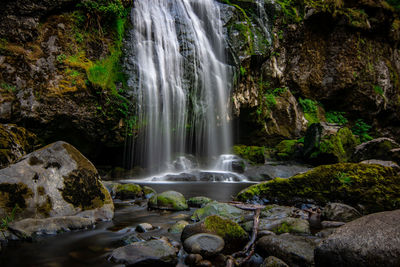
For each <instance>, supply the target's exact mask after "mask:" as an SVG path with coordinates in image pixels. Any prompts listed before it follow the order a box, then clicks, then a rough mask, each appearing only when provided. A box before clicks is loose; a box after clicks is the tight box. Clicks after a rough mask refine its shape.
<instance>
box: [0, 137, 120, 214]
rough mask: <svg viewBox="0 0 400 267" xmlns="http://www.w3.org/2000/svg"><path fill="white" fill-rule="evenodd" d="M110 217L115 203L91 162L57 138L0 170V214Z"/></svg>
mask: <svg viewBox="0 0 400 267" xmlns="http://www.w3.org/2000/svg"><path fill="white" fill-rule="evenodd" d="M11 212H13V213H15V219H16V220H18V219H24V218H36V219H39V218H47V217H59V216H81V217H87V218H91V219H93V220H110V219H111V218H112V217H113V214H114V205H113V202H112V199H111V196H110V194H109V193H108V191H107V189H106V188H105V187H104V186H103V184H102V183H101V181H100V177H99V174H98V173H97V170H96V168H95V167H94V166H93V164H92V163H91V162H90V161H89V160H88V159H87V158H85V157H84V156H83V155H82V154H81V153H80V152H79V151H78V150H77V149H75V148H74V147H73V146H71V145H70V144H68V143H65V142H62V141H59V142H56V143H53V144H50V145H48V146H46V147H44V148H42V149H39V150H37V151H34V152H32V153H30V154H28V155H26V156H25V157H23V158H21V159H20V161H19V162H17V163H15V164H13V165H10V166H9V167H7V168H4V169H2V170H0V217H4V216H5V215H7V214H10V213H11Z"/></svg>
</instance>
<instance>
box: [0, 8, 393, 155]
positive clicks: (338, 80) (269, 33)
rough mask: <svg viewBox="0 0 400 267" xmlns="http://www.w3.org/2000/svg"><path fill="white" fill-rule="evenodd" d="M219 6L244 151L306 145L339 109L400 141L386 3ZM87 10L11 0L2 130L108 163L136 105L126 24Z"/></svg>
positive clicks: (2, 43)
mask: <svg viewBox="0 0 400 267" xmlns="http://www.w3.org/2000/svg"><path fill="white" fill-rule="evenodd" d="M119 2H120V3H123V4H124V5H125V8H128V9H127V10H129V5H130V4H131V3H130V1H119ZM219 2H220V7H221V17H222V19H223V21H224V23H225V30H226V35H227V37H228V39H229V43H230V45H229V49H230V56H229V58H230V64H231V65H232V66H234V69H235V70H236V71H235V73H236V76H235V82H236V86H235V90H234V93H233V95H232V99H233V101H232V108H233V113H234V115H235V116H234V120H235V122H236V128H235V129H236V131H235V132H236V143H242V144H247V145H255V144H256V145H259V146H264V145H266V146H275V145H276V144H278V143H279V142H280V141H282V140H284V139H298V138H300V137H302V136H304V133H305V131H306V128H307V126H309V125H310V124H311V123H313V122H319V121H325V120H328V121H329V119H328V114H332V112H339V114H343V116H345V118H346V121H347V122H348V123H347V126H348V127H349V128H352V127H353V126H354V125H356V124H357V121H359V120H360V119H361V120H362V121H363V122H365V123H366V124H367V125H371V126H372V129H373V130H372V131H371V132H370V133H369V134H371V135H373V137H380V136H388V137H392V138H393V139H395V140H396V141H400V140H399V136H400V135H399V133H400V130H399V127H398V125H399V123H400V121H399V116H397V114H398V113H399V111H400V110H399V107H400V100H399V99H400V80H399V73H400V63H399V62H400V55H399V52H398V41H399V39H400V19H399V12H398V11H397V10H395V9H394V8H393V7H392V6H390V5H389V4H388V3H387V2H386V1H383V0H380V1H368V0H365V1H350V0H341V1H319V0H314V1H311V0H293V1H288V0H285V1H279V2H278V1H273V0H265V1H261V0H230V1H225V0H224V1H223V0H220V1H219ZM79 3H81V6H79V7H77V4H79ZM82 3H84V1H79V0H55V1H49V0H35V1H26V0H18V1H9V0H7V1H4V3H3V8H2V10H1V11H0V70H1V71H0V122H1V123H14V124H17V125H18V126H23V127H25V128H27V129H28V130H30V131H32V132H33V133H35V134H36V135H37V136H38V137H39V138H40V139H42V140H41V141H42V142H43V143H49V142H52V141H55V140H60V139H64V140H66V141H68V142H70V143H72V144H73V145H75V146H76V147H78V148H79V150H81V151H82V152H83V153H84V154H85V155H87V156H89V157H90V158H91V159H92V160H94V162H95V163H97V162H100V163H102V162H104V161H102V155H106V154H109V152H110V151H111V150H112V151H115V152H116V153H118V154H120V155H122V154H123V153H122V147H123V144H124V138H125V130H126V127H130V129H131V130H132V128H134V129H135V127H134V118H133V117H132V116H131V114H129V112H131V111H132V110H133V106H134V103H130V102H129V101H126V98H125V97H127V95H126V93H125V92H124V78H123V75H120V74H121V72H122V71H121V70H119V68H120V67H118V66H121V64H120V61H119V59H120V58H121V56H122V52H121V51H123V49H121V48H122V45H121V43H122V40H121V38H122V36H123V33H124V31H123V27H122V29H121V28H118V27H109V28H107V27H106V28H104V26H99V23H98V22H99V21H100V20H99V17H97V22H96V20H94V22H93V21H92V22H91V23H89V22H88V21H87V18H85V12H82V10H81V9H82ZM96 16H97V15H96V14H92V17H93V18H96ZM121 18H122V17H121ZM125 21H126V20H125ZM100 22H102V21H100ZM120 22H121V21H120ZM122 22H123V21H122ZM118 25H125V24H124V23H122V24H118ZM125 26H126V25H125ZM104 73H109V74H110V75H108V76H106V77H103V76H104ZM102 75H103V76H102ZM121 77H122V78H121ZM334 114H336V113H334ZM329 122H331V121H329ZM243 129H245V130H243ZM115 147H117V149H116V150H113V149H114V148H115ZM104 157H107V156H104ZM117 160H118V161H119V162H121V159H120V158H119V159H117ZM107 163H109V162H107Z"/></svg>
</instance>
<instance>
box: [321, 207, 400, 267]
mask: <svg viewBox="0 0 400 267" xmlns="http://www.w3.org/2000/svg"><path fill="white" fill-rule="evenodd" d="M399 221H400V210H395V211H387V212H380V213H375V214H370V215H368V216H365V217H362V218H359V219H357V220H354V221H352V222H349V223H347V224H345V225H344V226H342V227H340V228H338V229H337V230H336V231H335V232H334V233H333V234H332V235H330V236H329V237H328V238H327V239H326V240H324V241H323V242H322V243H321V244H320V245H319V246H318V247H317V248H316V250H315V263H316V265H317V266H324V267H325V266H388V267H389V266H400V225H399Z"/></svg>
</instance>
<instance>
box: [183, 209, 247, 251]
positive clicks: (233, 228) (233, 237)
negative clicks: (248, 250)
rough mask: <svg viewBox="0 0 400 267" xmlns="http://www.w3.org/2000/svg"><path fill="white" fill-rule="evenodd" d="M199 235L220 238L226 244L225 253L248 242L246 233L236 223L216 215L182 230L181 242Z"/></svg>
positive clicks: (235, 249)
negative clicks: (204, 234) (206, 234)
mask: <svg viewBox="0 0 400 267" xmlns="http://www.w3.org/2000/svg"><path fill="white" fill-rule="evenodd" d="M199 233H209V234H215V235H218V236H220V237H222V238H223V239H224V241H225V244H226V246H225V249H224V251H225V252H227V251H231V252H232V251H237V250H238V249H240V248H242V246H243V245H244V244H245V243H246V241H247V240H248V234H247V232H246V231H245V230H244V229H243V228H242V227H241V226H240V225H239V224H238V223H236V222H234V221H232V220H230V219H227V218H224V217H221V216H218V215H211V216H208V217H207V218H205V219H204V220H203V221H201V222H198V223H195V224H189V225H187V226H186V227H185V228H184V229H183V232H182V235H181V240H182V242H183V241H185V240H186V239H187V238H189V237H190V236H192V235H195V234H199Z"/></svg>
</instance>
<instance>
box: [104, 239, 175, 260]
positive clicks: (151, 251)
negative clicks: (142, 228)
mask: <svg viewBox="0 0 400 267" xmlns="http://www.w3.org/2000/svg"><path fill="white" fill-rule="evenodd" d="M110 260H111V261H113V262H116V263H121V264H125V265H126V266H175V265H176V263H177V250H176V249H175V248H174V247H173V246H172V245H171V244H170V243H169V242H168V240H166V239H164V238H161V239H158V240H150V241H143V242H135V243H132V244H130V245H127V246H124V247H120V248H117V249H115V250H114V251H113V252H112V253H111V256H110Z"/></svg>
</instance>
